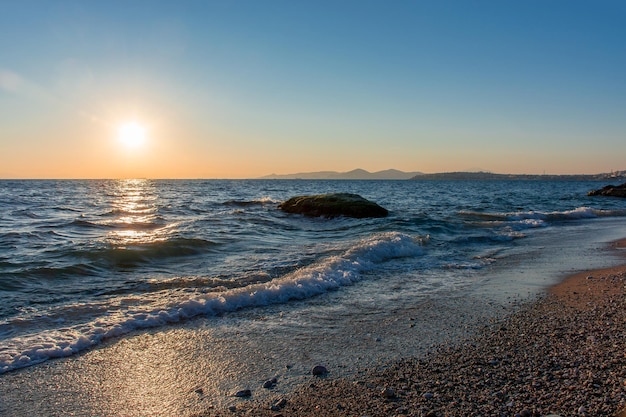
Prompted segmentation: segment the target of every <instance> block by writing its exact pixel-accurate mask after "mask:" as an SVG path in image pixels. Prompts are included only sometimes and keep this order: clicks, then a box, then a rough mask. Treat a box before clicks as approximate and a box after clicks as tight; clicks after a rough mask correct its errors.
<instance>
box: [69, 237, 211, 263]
mask: <svg viewBox="0 0 626 417" xmlns="http://www.w3.org/2000/svg"><path fill="white" fill-rule="evenodd" d="M217 245H219V244H218V243H215V242H212V241H209V240H204V239H198V238H174V239H167V240H159V241H154V242H145V243H141V242H138V243H123V242H120V243H113V244H109V245H107V246H105V247H100V248H94V249H89V250H82V251H76V252H74V254H73V255H74V256H77V257H84V258H87V259H90V260H92V261H96V262H104V263H108V264H113V265H116V266H122V267H132V266H136V265H139V264H143V263H148V262H152V261H156V260H162V259H168V258H175V257H182V256H191V255H197V254H200V253H205V252H207V251H209V250H211V249H213V248H214V247H216V246H217Z"/></svg>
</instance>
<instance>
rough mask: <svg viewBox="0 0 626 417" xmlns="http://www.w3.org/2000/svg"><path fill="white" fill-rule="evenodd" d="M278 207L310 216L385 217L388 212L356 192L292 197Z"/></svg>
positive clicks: (288, 211)
mask: <svg viewBox="0 0 626 417" xmlns="http://www.w3.org/2000/svg"><path fill="white" fill-rule="evenodd" d="M278 208H279V209H281V210H283V211H285V212H287V213H296V214H304V215H305V216H312V217H328V218H333V217H338V216H346V217H355V218H358V219H362V218H366V217H385V216H387V215H388V214H389V212H388V211H387V210H386V209H385V208H383V207H381V206H379V205H378V204H376V203H374V202H372V201H369V200H367V199H365V198H363V197H361V196H360V195H358V194H350V193H333V194H318V195H308V196H298V197H292V198H290V199H289V200H287V201H285V202H283V203H281V204H280V205H279V206H278Z"/></svg>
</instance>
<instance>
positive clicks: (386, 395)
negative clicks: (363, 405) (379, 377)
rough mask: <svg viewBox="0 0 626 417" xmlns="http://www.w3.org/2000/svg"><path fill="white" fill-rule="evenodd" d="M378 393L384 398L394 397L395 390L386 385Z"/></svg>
mask: <svg viewBox="0 0 626 417" xmlns="http://www.w3.org/2000/svg"><path fill="white" fill-rule="evenodd" d="M380 395H382V396H383V397H384V398H389V399H390V398H396V390H394V389H393V388H391V387H386V388H385V389H383V390H382V391H381V392H380Z"/></svg>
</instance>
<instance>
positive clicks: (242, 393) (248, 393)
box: [235, 389, 252, 398]
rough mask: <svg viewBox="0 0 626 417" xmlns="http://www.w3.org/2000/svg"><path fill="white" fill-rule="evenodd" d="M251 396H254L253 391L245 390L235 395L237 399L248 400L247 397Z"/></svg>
mask: <svg viewBox="0 0 626 417" xmlns="http://www.w3.org/2000/svg"><path fill="white" fill-rule="evenodd" d="M251 395H252V391H250V390H249V389H243V390H241V391H237V392H236V393H235V397H239V398H246V397H250V396H251Z"/></svg>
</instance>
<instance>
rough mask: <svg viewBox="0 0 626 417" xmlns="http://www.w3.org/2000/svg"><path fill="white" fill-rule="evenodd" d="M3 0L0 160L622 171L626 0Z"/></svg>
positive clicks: (227, 173) (113, 173)
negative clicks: (129, 143) (130, 141)
mask: <svg viewBox="0 0 626 417" xmlns="http://www.w3.org/2000/svg"><path fill="white" fill-rule="evenodd" d="M0 2H1V6H2V7H1V10H2V13H1V14H0V177H4V178H7V177H21V178H45V177H48V178H68V177H69V178H72V177H73V178H103V177H107V178H108V177H129V176H139V177H153V178H164V177H171V178H179V177H185V178H190V177H191V178H196V177H203V178H245V177H248V178H249V177H258V176H262V175H265V174H270V173H279V174H280V173H293V172H305V171H320V170H336V171H347V170H351V169H354V168H364V169H367V170H370V171H376V170H382V169H387V168H396V169H401V170H404V171H423V172H441V171H457V170H473V169H482V170H488V171H494V172H502V173H504V172H512V173H543V172H544V171H545V172H547V173H597V172H606V171H610V170H618V169H619V170H622V169H626V163H625V162H624V160H625V158H624V157H625V156H626V23H625V22H626V2H624V1H565V0H563V1H559V0H554V1H552V0H549V1H547V0H543V1H411V2H409V1H392V2H389V1H332V2H331V1H306V2H305V1H270V0H268V1H225V0H224V1H163V2H159V1H99V2H97V1H53V0H49V1H24V0H21V1H14V0H0ZM128 121H134V122H136V123H137V124H139V125H141V126H143V127H144V128H145V132H146V133H145V142H144V143H143V145H141V146H135V147H125V146H124V145H123V144H121V142H120V141H118V140H117V130H118V128H119V126H120V125H121V124H123V123H125V122H128Z"/></svg>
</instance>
